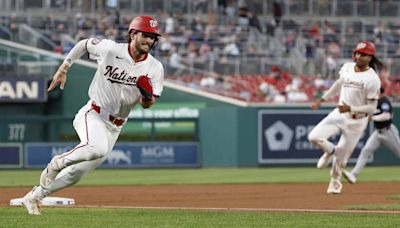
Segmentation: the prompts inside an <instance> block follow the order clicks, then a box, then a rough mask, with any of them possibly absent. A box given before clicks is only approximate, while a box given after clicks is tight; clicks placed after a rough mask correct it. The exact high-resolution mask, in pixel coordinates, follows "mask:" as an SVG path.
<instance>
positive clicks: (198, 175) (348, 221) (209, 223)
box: [0, 167, 400, 227]
mask: <svg viewBox="0 0 400 228" xmlns="http://www.w3.org/2000/svg"><path fill="white" fill-rule="evenodd" d="M40 172H41V171H40V170H1V171H0V187H1V188H5V187H18V186H25V187H27V186H32V185H35V184H37V181H38V177H39V175H40ZM399 173H400V168H399V167H367V168H366V169H365V170H363V172H362V175H361V176H360V178H359V180H358V181H359V182H367V181H396V182H398V181H400V176H399ZM328 179H329V172H328V169H323V170H318V169H316V168H207V169H131V170H105V169H102V170H95V171H94V172H93V173H91V174H90V175H88V176H87V177H86V178H85V179H84V180H82V181H81V182H80V183H79V184H78V185H81V186H84V185H86V186H92V185H153V184H166V185H167V184H168V185H173V184H207V183H210V184H216V183H225V184H230V183H243V184H244V183H316V182H321V183H326V182H327V180H328ZM1 188H0V192H1ZM399 191H400V189H399ZM399 194H400V192H399ZM0 197H1V194H0ZM388 197H392V198H393V199H399V197H396V196H388ZM386 206H387V205H370V206H368V208H366V207H365V206H364V207H363V208H358V207H357V206H355V207H354V208H353V209H369V210H385V207H386ZM391 207H392V208H389V209H390V210H399V209H400V207H399V206H397V205H394V206H391ZM393 207H394V208H393ZM386 209H387V208H386ZM0 221H1V223H0V227H50V226H51V227H71V226H72V227H77V226H79V227H398V226H399V224H400V216H399V215H398V214H397V215H396V214H357V213H311V212H250V211H195V210H156V209H105V208H44V209H43V215H42V216H29V215H28V214H27V213H26V211H25V208H22V207H12V208H10V207H3V208H0Z"/></svg>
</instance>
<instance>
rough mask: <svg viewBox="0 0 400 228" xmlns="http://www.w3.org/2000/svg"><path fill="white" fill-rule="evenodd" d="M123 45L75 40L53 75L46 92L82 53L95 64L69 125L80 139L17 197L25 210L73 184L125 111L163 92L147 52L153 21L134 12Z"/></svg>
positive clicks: (99, 158) (102, 150)
mask: <svg viewBox="0 0 400 228" xmlns="http://www.w3.org/2000/svg"><path fill="white" fill-rule="evenodd" d="M128 32H129V38H128V43H116V42H114V41H112V40H101V39H96V38H90V39H85V40H81V41H80V42H78V43H77V44H76V45H75V46H74V48H73V49H72V50H71V51H70V53H69V54H68V55H67V57H66V59H65V60H64V62H63V63H62V64H61V66H60V67H59V69H58V71H57V72H56V73H55V75H54V77H53V80H52V82H51V84H50V86H49V88H48V91H51V90H53V89H54V88H55V87H56V86H57V85H60V88H61V89H64V85H65V82H66V78H67V71H68V69H69V68H70V67H71V65H72V64H73V63H74V62H75V61H76V60H77V59H79V58H80V56H82V55H83V54H84V53H86V52H87V53H88V54H89V57H90V58H91V59H93V60H96V61H97V63H98V68H97V71H96V73H95V75H94V78H93V80H92V83H91V85H90V87H89V98H90V100H89V101H88V102H87V104H86V105H85V106H83V107H82V108H81V109H80V110H79V112H78V113H77V114H76V116H75V119H74V121H73V125H74V128H75V130H76V132H77V133H78V136H79V138H80V140H81V142H80V144H79V145H77V146H76V147H75V148H73V149H72V150H70V151H68V152H65V153H63V154H61V155H56V156H54V157H53V159H52V160H51V161H50V163H49V164H48V165H47V167H46V168H45V169H44V170H43V172H42V174H41V176H40V185H39V186H35V187H34V188H33V189H32V190H31V191H29V192H28V193H27V194H26V196H25V197H24V198H23V204H24V205H25V207H26V208H27V209H28V213H29V214H34V215H40V214H41V213H40V208H39V203H40V200H42V199H43V198H45V197H46V196H48V195H50V194H52V193H54V192H56V191H58V190H60V189H63V188H66V187H68V186H71V185H73V184H75V183H77V182H78V181H79V180H80V179H81V178H82V177H83V176H84V175H86V174H88V173H89V172H90V171H92V170H93V169H95V168H96V167H97V166H99V165H100V164H101V163H102V162H103V161H104V160H105V158H106V155H107V154H108V153H110V152H111V151H112V148H113V146H114V144H115V142H116V141H117V138H118V136H119V134H120V132H121V129H122V127H123V125H124V124H125V123H126V121H127V119H128V115H129V112H130V111H131V109H132V108H133V107H134V106H135V105H136V104H137V103H139V104H140V105H141V106H142V107H143V108H149V107H150V106H151V105H152V104H154V103H155V101H156V99H155V98H156V97H159V96H160V95H161V92H162V90H163V81H164V69H163V66H162V64H161V63H160V62H159V61H158V60H156V59H155V58H154V57H153V56H152V55H151V54H150V53H149V51H150V50H151V49H152V48H153V47H154V45H155V44H156V43H157V41H158V37H159V36H161V34H160V32H159V29H158V24H157V21H156V20H155V19H154V18H152V17H149V16H138V17H136V18H134V19H133V20H132V22H131V23H130V26H129V31H128Z"/></svg>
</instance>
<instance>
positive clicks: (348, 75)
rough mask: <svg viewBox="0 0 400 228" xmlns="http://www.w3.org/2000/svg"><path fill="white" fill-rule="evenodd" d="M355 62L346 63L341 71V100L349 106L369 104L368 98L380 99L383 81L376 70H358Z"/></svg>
mask: <svg viewBox="0 0 400 228" xmlns="http://www.w3.org/2000/svg"><path fill="white" fill-rule="evenodd" d="M355 65H356V64H355V63H354V62H349V63H345V64H344V65H343V66H342V68H341V69H340V71H339V75H340V77H339V81H340V83H341V91H340V101H339V103H341V102H342V101H344V102H345V103H346V104H347V105H349V106H362V105H367V100H378V99H379V91H380V87H381V82H380V79H379V77H378V75H377V74H376V72H375V70H374V69H372V68H369V69H368V70H367V71H363V72H356V71H355V70H354V69H355Z"/></svg>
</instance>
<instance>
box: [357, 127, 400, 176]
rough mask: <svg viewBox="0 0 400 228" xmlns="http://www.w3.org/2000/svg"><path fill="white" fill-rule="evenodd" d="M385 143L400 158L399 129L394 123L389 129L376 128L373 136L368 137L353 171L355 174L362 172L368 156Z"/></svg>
mask: <svg viewBox="0 0 400 228" xmlns="http://www.w3.org/2000/svg"><path fill="white" fill-rule="evenodd" d="M381 144H383V145H385V146H386V147H387V148H388V149H390V150H391V151H392V152H393V153H394V154H395V155H396V156H397V157H399V158H400V137H399V130H398V129H397V127H396V126H395V125H394V124H391V125H390V128H388V129H382V130H378V129H376V130H375V131H374V132H373V133H372V134H371V136H370V137H369V138H368V140H367V142H366V144H365V146H364V148H363V149H362V150H361V153H360V155H359V157H358V159H357V163H356V165H355V166H354V168H353V170H352V171H351V172H352V173H353V174H354V175H355V176H358V174H359V173H360V172H361V170H362V169H363V168H364V167H365V165H366V164H367V161H368V158H369V157H370V156H372V154H373V153H374V152H375V151H376V150H377V149H378V147H379V146H380V145H381Z"/></svg>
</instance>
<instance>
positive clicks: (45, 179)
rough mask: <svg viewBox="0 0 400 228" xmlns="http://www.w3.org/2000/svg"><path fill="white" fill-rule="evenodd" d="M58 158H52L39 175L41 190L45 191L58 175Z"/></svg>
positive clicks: (57, 156)
mask: <svg viewBox="0 0 400 228" xmlns="http://www.w3.org/2000/svg"><path fill="white" fill-rule="evenodd" d="M59 157H60V155H56V156H54V157H53V159H51V161H50V163H49V164H48V165H47V167H46V168H45V169H44V170H43V171H42V174H41V175H40V186H41V187H42V188H43V189H47V188H48V187H49V186H50V184H51V183H53V182H54V180H55V179H56V177H57V175H58V173H59V172H60V169H59V168H58V165H57V159H58V158H59Z"/></svg>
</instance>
